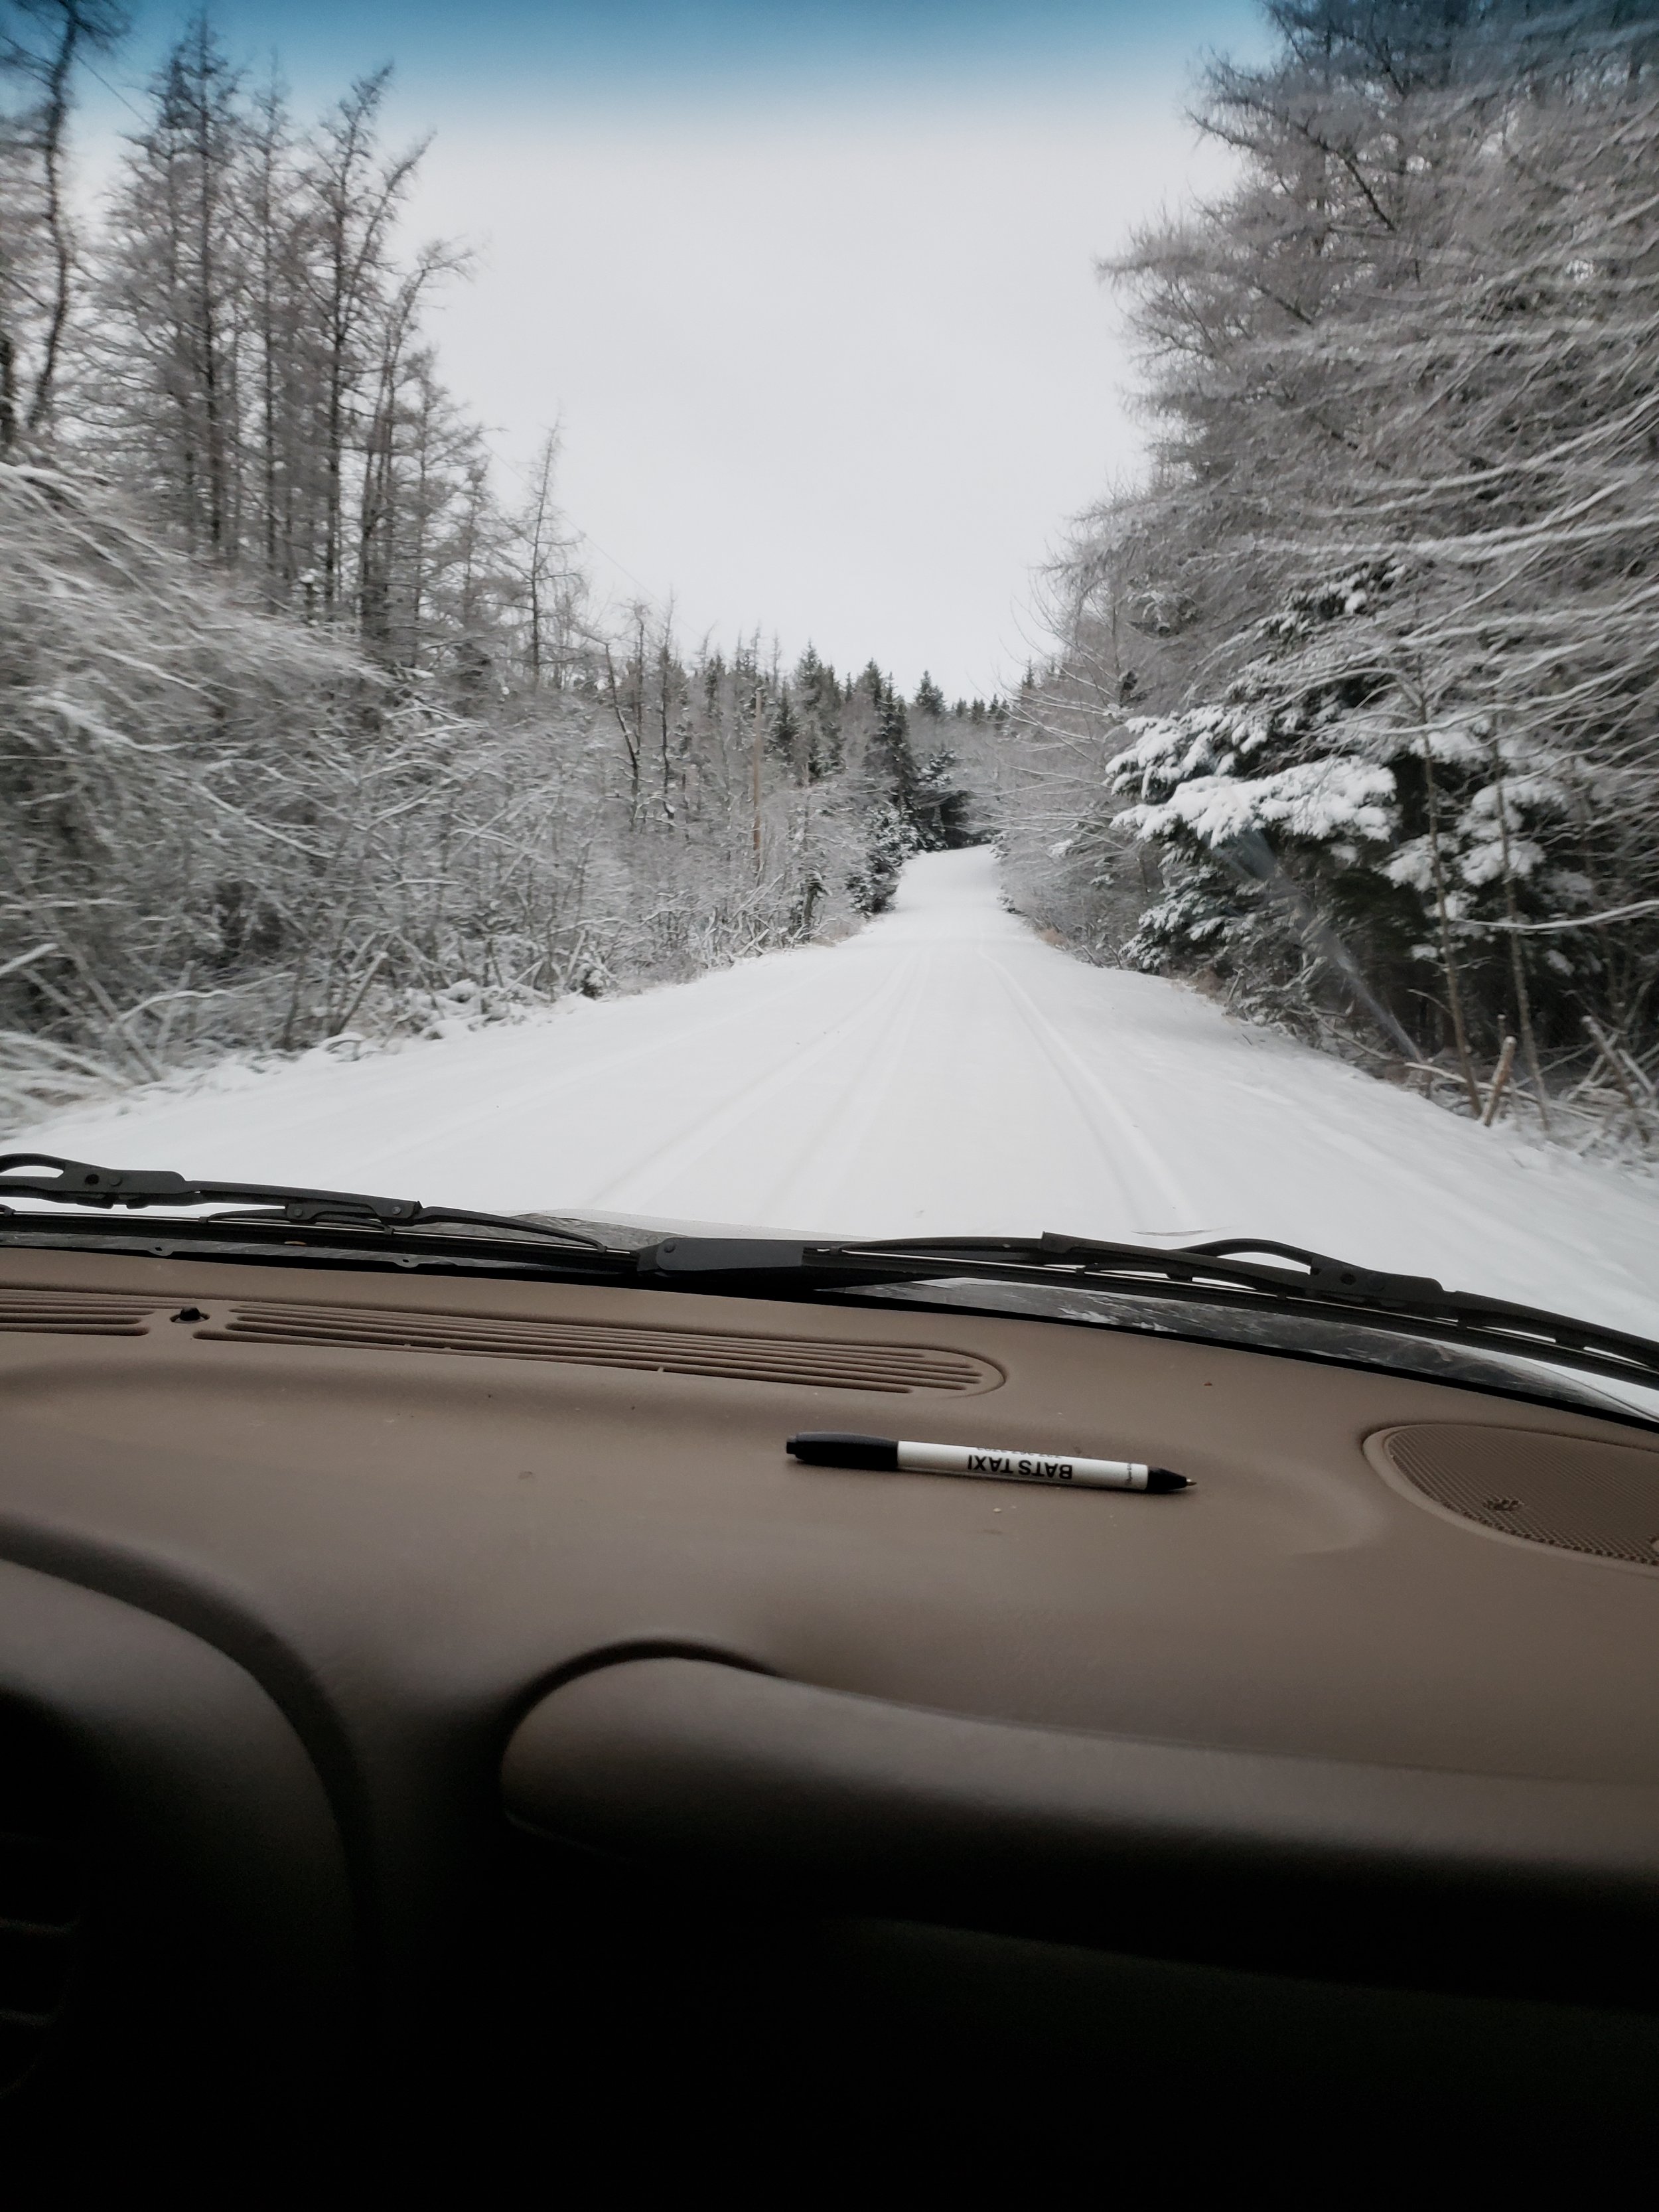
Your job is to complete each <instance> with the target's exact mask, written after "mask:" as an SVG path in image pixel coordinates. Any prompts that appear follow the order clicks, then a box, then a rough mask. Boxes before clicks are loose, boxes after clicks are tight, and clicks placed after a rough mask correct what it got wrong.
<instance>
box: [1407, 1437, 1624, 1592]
mask: <svg viewBox="0 0 1659 2212" xmlns="http://www.w3.org/2000/svg"><path fill="white" fill-rule="evenodd" d="M1379 1441H1380V1442H1381V1443H1382V1447H1383V1452H1384V1454H1385V1455H1386V1456H1387V1458H1388V1461H1389V1464H1390V1465H1391V1466H1392V1467H1394V1468H1396V1469H1397V1470H1398V1472H1399V1473H1400V1474H1402V1475H1403V1476H1404V1477H1405V1479H1406V1480H1407V1482H1408V1483H1410V1484H1411V1486H1413V1489H1415V1490H1418V1491H1419V1492H1421V1493H1422V1495H1423V1496H1424V1497H1425V1498H1430V1499H1431V1500H1432V1501H1433V1502H1434V1504H1437V1505H1439V1506H1442V1507H1443V1508H1444V1509H1445V1510H1447V1511H1449V1512H1452V1513H1455V1514H1457V1515H1459V1516H1461V1517H1462V1519H1463V1520H1466V1521H1472V1522H1476V1523H1477V1524H1478V1525H1479V1526H1480V1527H1481V1528H1492V1529H1496V1530H1498V1531H1499V1532H1500V1533H1501V1534H1504V1535H1506V1536H1521V1537H1524V1538H1525V1539H1526V1540H1527V1541H1528V1542H1530V1543H1534V1544H1549V1545H1553V1547H1555V1548H1556V1549H1557V1550H1558V1551H1564V1552H1587V1553H1590V1554H1591V1555H1592V1556H1593V1557H1595V1558H1596V1559H1629V1560H1632V1561H1634V1562H1637V1563H1639V1564H1640V1565H1643V1566H1644V1567H1654V1568H1656V1569H1659V1451H1653V1450H1650V1449H1644V1447H1643V1446H1641V1445H1639V1444H1612V1443H1601V1442H1600V1441H1599V1440H1597V1439H1595V1438H1593V1437H1551V1436H1538V1435H1535V1434H1534V1433H1533V1432H1531V1431H1528V1430H1526V1429H1496V1428H1483V1427H1477V1426H1474V1425H1472V1424H1471V1425H1462V1424H1453V1423H1446V1424H1443V1425H1442V1424H1436V1425H1432V1426H1430V1425H1424V1426H1421V1427H1413V1428H1405V1429H1395V1430H1393V1431H1390V1432H1389V1434H1388V1435H1387V1436H1385V1437H1382V1438H1381V1439H1379Z"/></svg>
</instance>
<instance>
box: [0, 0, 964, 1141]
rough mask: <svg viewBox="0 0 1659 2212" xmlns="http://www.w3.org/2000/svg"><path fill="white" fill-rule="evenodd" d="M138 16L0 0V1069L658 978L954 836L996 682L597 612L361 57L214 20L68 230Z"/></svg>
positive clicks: (551, 482)
mask: <svg viewBox="0 0 1659 2212" xmlns="http://www.w3.org/2000/svg"><path fill="white" fill-rule="evenodd" d="M124 31H125V24H124V21H123V20H122V18H121V16H120V15H119V13H118V11H117V10H116V9H114V8H112V7H109V6H106V5H105V4H103V0H27V4H21V5H19V4H13V5H10V6H9V7H6V6H0V93H3V94H5V95H7V100H6V106H5V111H4V113H3V117H0V609H3V616H0V730H3V743H0V812H3V834H0V1031H3V1035H0V1111H3V1112H4V1113H5V1114H6V1115H7V1117H8V1118H9V1119H11V1120H13V1121H19V1120H22V1119H27V1118H28V1117H29V1116H30V1115H31V1114H33V1112H36V1111H38V1110H39V1109H40V1107H42V1106H44V1105H45V1104H46V1103H50V1102H52V1101H53V1100H58V1099H62V1098H64V1097H71V1096H73V1095H75V1094H76V1092H77V1091H81V1090H82V1089H96V1088H102V1087H106V1086H108V1085H119V1084H124V1083H129V1082H131V1081H134V1080H139V1079H147V1078H152V1077H154V1076H155V1075H157V1074H159V1073H162V1072H164V1071H165V1070H166V1069H167V1068H168V1067H169V1066H173V1065H175V1064H177V1063H179V1061H181V1060H182V1061H185V1062H190V1061H200V1060H204V1059H210V1058H214V1057H217V1056H218V1055H220V1054H223V1053H225V1052H226V1051H229V1050H235V1049H252V1050H255V1051H258V1050H279V1051H293V1050H296V1049H304V1048H309V1047H313V1046H315V1045H317V1044H319V1043H323V1042H329V1041H334V1042H336V1043H337V1045H338V1046H339V1047H340V1048H348V1049H349V1048H350V1047H351V1045H352V1043H353V1042H354V1041H355V1040H356V1039H359V1038H362V1037H366V1036H367V1037H374V1036H386V1035H389V1034H393V1033H396V1032H397V1031H398V1030H415V1031H419V1030H422V1029H425V1028H428V1027H430V1026H432V1025H433V1024H437V1023H447V1022H449V1021H451V1020H453V1019H454V1018H458V1017H460V1018H467V1019H470V1020H495V1019H506V1018H513V1015H514V1014H516V1013H518V1012H522V1011H523V1010H525V1009H526V1008H528V1007H532V1006H536V1005H538V1004H541V1003H545V1002H547V1001H549V1000H553V999H556V998H557V997H558V996H559V995H561V994H563V993H565V992H568V991H571V990H580V991H584V992H587V993H589V994H599V993H603V992H606V991H609V990H611V989H613V988H615V987H618V986H619V985H623V984H626V983H628V982H630V981H641V980H672V979H675V978H678V977H682V976H685V975H690V974H693V973H695V972H696V971H697V970H698V969H702V968H704V967H707V966H708V965H710V964H713V963H720V962H722V961H726V960H730V959H732V958H734V957H738V956H740V955H742V954H744V953H747V952H751V951H758V950H761V949H763V948H765V947H767V946H771V945H782V944H788V943H793V942H797V941H799V940H802V939H807V938H810V937H811V936H813V935H815V934H817V933H823V932H824V931H826V930H828V931H830V932H832V933H833V932H834V931H835V930H836V928H837V927H849V926H851V922H852V921H853V920H854V918H855V917H856V916H857V915H859V914H860V913H868V912H872V911H875V910H877V909H878V908H880V907H881V906H882V905H883V904H884V902H886V900H887V898H888V897H889V896H890V894H891V890H892V887H893V884H894V883H895V881H896V876H897V872H898V869H899V867H900V866H902V862H903V860H904V859H905V858H906V857H907V855H908V854H909V853H910V852H911V851H914V850H918V849H921V848H924V847H929V846H937V845H943V844H947V843H953V842H962V841H963V839H964V838H966V837H968V836H971V835H974V834H978V833H976V832H975V829H974V828H973V825H972V823H971V822H970V819H969V808H968V804H967V801H966V799H965V797H964V794H963V791H962V790H961V788H960V787H959V782H958V779H957V776H956V774H955V762H956V755H957V752H958V751H959V750H961V742H959V741H964V742H967V743H969V744H971V743H973V742H975V741H977V740H979V739H981V738H984V737H986V736H987V733H988V732H989V731H990V730H991V729H992V728H993V727H994V726H995V723H996V720H997V717H998V716H999V715H1000V713H1001V711H1002V710H1001V709H1000V707H993V708H990V709H988V710H987V708H986V707H985V706H984V705H983V704H982V703H981V702H975V703H973V704H972V705H971V706H970V705H969V702H961V703H960V704H959V705H957V706H956V707H955V708H952V707H951V706H949V705H947V702H945V699H944V698H943V697H942V696H941V695H940V694H939V692H938V690H936V689H935V688H934V687H933V685H932V684H923V686H922V687H921V691H920V692H919V694H918V696H916V698H915V700H913V701H909V702H907V701H905V700H903V699H901V698H900V697H899V696H897V695H896V692H895V690H894V689H893V686H892V684H891V683H890V681H889V679H888V678H886V677H885V676H884V674H883V672H882V671H880V670H879V669H878V668H876V667H874V666H871V667H869V668H866V670H865V671H863V672H862V673H861V674H850V673H849V674H845V675H843V674H839V673H838V672H837V671H836V670H835V669H833V668H831V667H829V666H828V665H825V664H824V663H823V661H821V660H820V659H818V658H817V656H816V655H815V654H813V653H807V654H806V656H805V658H804V659H802V660H801V662H800V663H799V665H798V666H796V667H793V668H783V667H781V666H780V665H778V662H777V660H776V658H775V655H772V654H769V653H766V652H765V651H764V650H763V647H762V645H761V643H760V641H759V640H758V639H757V640H755V641H752V642H750V644H749V645H748V646H746V647H740V648H739V649H738V651H736V652H735V653H729V654H726V655H722V654H720V653H716V652H714V651H712V650H710V649H707V648H705V649H702V650H695V649H694V650H690V651H688V650H686V649H684V648H683V647H682V646H681V644H680V642H679V641H678V639H677V638H676V635H675V634H674V629H673V624H672V621H671V617H670V616H669V615H667V614H665V613H664V612H663V611H659V610H654V609H651V608H647V607H643V606H641V607H636V608H631V609H626V610H623V611H616V610H610V611H605V612H603V613H601V612H596V611H595V610H594V609H593V607H592V605H591V603H590V594H589V591H588V587H587V584H586V578H585V576H584V574H583V570H582V565H581V560H580V547H579V544H578V541H577V539H576V537H575V534H574V532H573V531H572V529H571V528H570V526H568V523H567V522H566V520H565V519H564V517H563V516H562V513H560V511H559V507H558V505H557V500H556V460H557V442H556V438H554V437H552V436H550V437H549V438H548V439H547V440H546V441H545V443H544V447H543V448H542V451H541V453H540V455H539V456H538V460H537V462H536V464H535V466H534V468H533V469H532V471H531V474H530V477H529V478H528V480H527V481H526V480H523V479H520V480H517V481H515V482H513V483H512V486H511V496H510V497H508V496H504V495H503V494H502V492H501V489H500V485H501V481H502V480H503V479H504V477H506V475H507V472H506V471H502V470H501V469H500V468H498V467H496V466H495V465H492V459H491V456H490V455H489V453H488V451H487V450H486V447H485V445H484V442H483V437H482V435H481V433H480V431H479V428H478V427H477V424H476V423H475V422H472V421H471V419H470V418H469V417H468V416H467V415H466V413H465V410H463V409H462V408H461V407H459V405H458V404H457V403H456V402H455V401H454V399H453V398H452V397H451V395H450V394H449V393H448V392H447V391H446V390H445V388H444V386H443V384H442V381H441V376H440V373H439V366H438V363H437V362H436V360H435V356H434V353H433V350H432V348H431V346H430V345H429V344H428V343H427V342H426V340H425V338H424V337H423V336H422V321H421V317H422V309H423V307H425V305H426V304H427V302H428V301H429V300H430V299H431V297H432V295H433V294H434V292H435V289H437V288H439V287H440V286H441V285H443V284H446V283H453V282H455V281H458V280H459V279H461V278H463V277H464V276H465V253H464V252H462V251H459V250H458V249H456V248H454V247H452V246H444V245H439V246H429V247H427V248H425V249H423V250H422V251H419V252H416V253H414V254H413V255H412V256H411V255H409V254H406V253H404V252H401V251H400V246H399V240H398V216H399V212H400V209H401V206H402V203H403V201H404V197H406V195H407V192H408V191H409V188H410V183H411V180H412V179H413V178H414V175H415V173H416V167H417V164H418V162H419V161H420V158H421V149H420V148H419V147H415V148H411V149H393V150H390V151H388V150H387V149H386V147H385V146H384V144H383V143H382V140H381V132H380V118H381V110H382V107H383V104H384V99H385V94H386V84H387V80H386V76H385V75H384V74H382V75H380V76H374V77H371V78H369V79H368V80H367V81H365V82H360V83H358V84H356V85H354V86H352V87H351V88H349V90H348V91H347V92H346V94H344V95H343V98H342V99H341V100H339V101H338V102H337V105H336V106H333V107H332V108H331V109H330V111H329V112H327V113H326V114H325V115H324V116H323V117H322V118H320V120H319V121H317V122H316V123H314V124H313V125H310V126H309V127H303V126H302V125H301V124H299V123H298V122H297V121H296V120H295V118H294V117H293V116H292V115H291V114H290V113H289V108H288V105H287V102H286V100H285V99H284V96H283V91H282V88H281V86H280V83H278V82H267V83H263V84H261V83H255V82H250V81H248V80H247V79H246V77H245V76H242V75H241V74H240V73H239V72H238V71H237V70H235V69H234V68H233V67H232V66H231V64H229V62H228V60H227V58H226V57H225V55H224V53H223V52H222V49H221V47H220V46H219V44H218V42H217V40H216V37H215V34H214V33H213V31H212V29H211V27H210V23H209V21H208V20H207V19H206V18H205V17H204V18H202V19H200V20H198V21H196V22H195V23H194V24H192V25H191V27H189V28H188V30H187V31H186V32H185V35H184V36H183V37H182V38H181V39H180V40H179V43H178V45H177V46H176V47H175V49H174V50H173V52H172V53H171V54H170V55H169V57H168V58H167V61H166V63H165V64H164V65H163V67H162V68H161V71H160V72H159V74H158V75H157V76H156V78H155V82H154V83H153V84H152V86H151V87H150V89H149V95H148V99H147V100H146V103H145V108H144V113H143V121H142V123H141V125H139V127H137V129H136V130H135V131H134V132H133V133H132V135H131V140H130V142H129V144H128V147H127V150H126V153H125V159H124V161H122V163H121V165H120V168H119V172H118V177H117V179H116V181H115V184H114V185H113V188H112V191H111V193H110V194H109V196H108V197H107V199H106V203H105V204H103V205H102V206H101V207H100V209H99V210H97V212H96V214H95V216H94V219H92V220H91V221H90V222H86V223H83V224H82V226H80V227H79V228H77V227H76V224H75V223H74V222H73V221H72V219H71V210H70V200H69V197H68V194H67V187H66V182H65V179H66V173H67V165H68V161H69V156H70V143H69V139H70V122H71V118H72V113H73V100H74V94H75V90H76V85H77V82H78V81H79V71H80V70H81V69H82V65H83V64H88V63H91V62H94V61H95V59H96V58H98V57H100V56H101V55H102V54H103V53H105V52H106V51H107V50H109V49H110V48H112V47H113V46H116V45H117V44H118V41H119V40H120V39H121V37H122V35H123V33H124Z"/></svg>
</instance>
